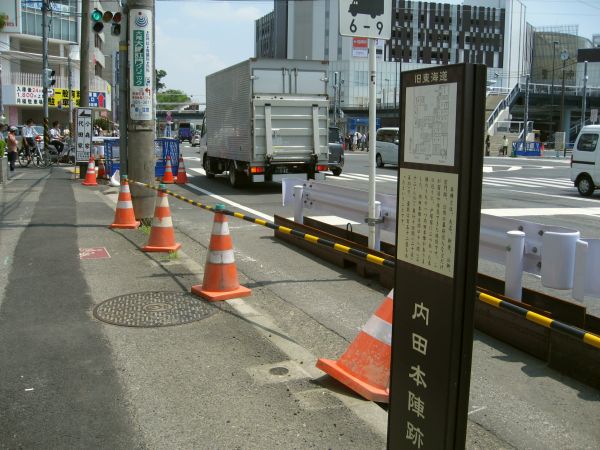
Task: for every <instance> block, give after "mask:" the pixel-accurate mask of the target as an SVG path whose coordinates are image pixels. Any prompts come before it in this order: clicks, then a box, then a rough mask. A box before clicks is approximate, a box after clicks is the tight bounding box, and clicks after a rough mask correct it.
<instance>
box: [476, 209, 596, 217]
mask: <svg viewBox="0 0 600 450" xmlns="http://www.w3.org/2000/svg"><path fill="white" fill-rule="evenodd" d="M481 212H482V213H483V214H489V215H491V216H497V217H523V216H597V215H600V207H590V208H496V209H482V210H481Z"/></svg>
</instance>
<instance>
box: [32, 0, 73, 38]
mask: <svg viewBox="0 0 600 450" xmlns="http://www.w3.org/2000/svg"><path fill="white" fill-rule="evenodd" d="M51 8H52V12H51V18H52V20H51V21H49V23H50V30H49V33H48V37H49V38H50V39H60V40H63V41H70V42H77V15H76V13H77V8H76V3H75V2H71V1H70V0H56V1H53V2H52V3H51ZM21 20H22V25H23V26H22V30H23V34H29V35H32V36H40V37H41V36H42V11H41V9H40V3H38V2H32V1H27V0H22V2H21Z"/></svg>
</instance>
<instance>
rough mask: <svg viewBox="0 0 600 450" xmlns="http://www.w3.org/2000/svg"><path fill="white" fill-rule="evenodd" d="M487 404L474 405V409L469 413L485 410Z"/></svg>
mask: <svg viewBox="0 0 600 450" xmlns="http://www.w3.org/2000/svg"><path fill="white" fill-rule="evenodd" d="M486 408H487V406H473V410H472V411H469V412H468V415H469V416H470V415H471V414H475V413H476V412H479V411H483V410H484V409H486Z"/></svg>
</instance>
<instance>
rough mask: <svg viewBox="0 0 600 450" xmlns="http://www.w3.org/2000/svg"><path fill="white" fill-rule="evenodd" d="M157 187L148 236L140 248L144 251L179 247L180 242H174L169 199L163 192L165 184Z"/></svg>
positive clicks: (164, 250) (171, 249)
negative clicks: (145, 242)
mask: <svg viewBox="0 0 600 450" xmlns="http://www.w3.org/2000/svg"><path fill="white" fill-rule="evenodd" d="M158 188H159V189H160V190H159V191H158V192H157V195H156V205H155V207H154V218H153V219H152V228H151V229H150V237H149V238H148V243H147V244H146V245H145V246H144V247H142V250H143V251H145V252H174V251H177V250H178V249H179V247H181V244H178V243H177V242H175V230H174V229H173V220H172V219H171V210H170V209H169V200H168V198H167V194H166V193H165V189H166V186H165V185H164V184H161V185H159V187H158Z"/></svg>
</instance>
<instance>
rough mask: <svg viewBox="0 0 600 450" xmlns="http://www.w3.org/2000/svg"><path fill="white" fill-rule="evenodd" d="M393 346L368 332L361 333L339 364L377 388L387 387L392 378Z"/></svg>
mask: <svg viewBox="0 0 600 450" xmlns="http://www.w3.org/2000/svg"><path fill="white" fill-rule="evenodd" d="M390 362H391V347H390V346H388V345H386V344H382V343H381V342H380V341H378V340H377V339H374V338H372V337H371V336H369V335H368V334H365V333H359V334H358V336H356V339H355V340H354V342H353V343H352V345H351V346H350V348H348V351H346V353H344V354H343V355H342V357H341V358H340V359H339V361H338V362H337V365H338V366H340V367H341V368H342V369H345V370H347V371H349V372H351V373H352V375H353V376H354V377H356V378H357V379H359V380H361V381H364V382H367V383H368V384H369V385H371V386H372V387H374V388H376V389H387V387H388V383H389V379H390Z"/></svg>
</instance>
